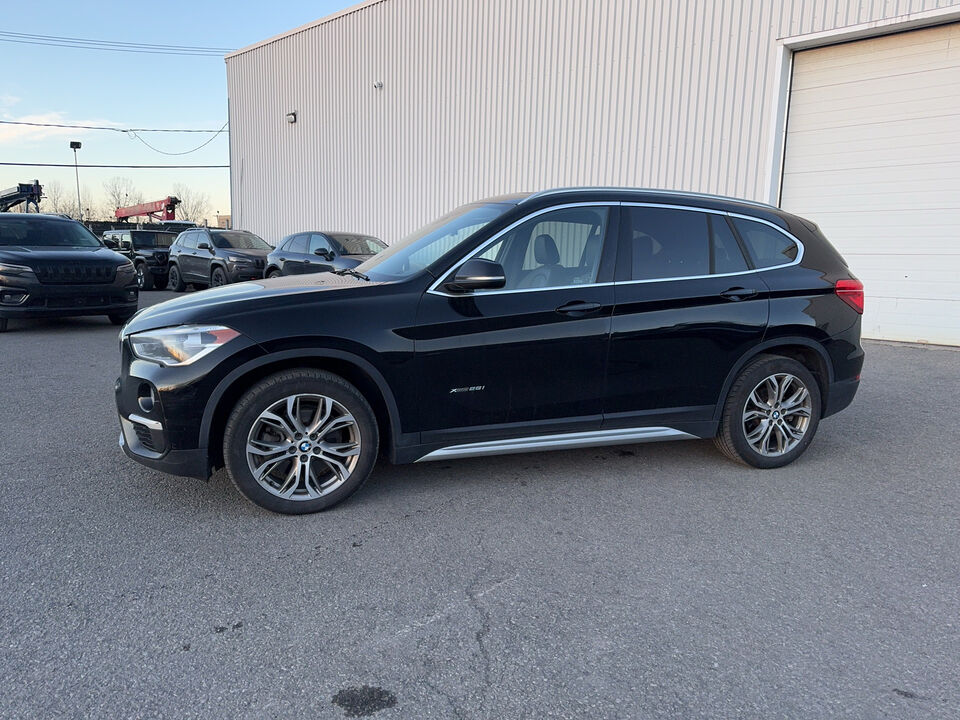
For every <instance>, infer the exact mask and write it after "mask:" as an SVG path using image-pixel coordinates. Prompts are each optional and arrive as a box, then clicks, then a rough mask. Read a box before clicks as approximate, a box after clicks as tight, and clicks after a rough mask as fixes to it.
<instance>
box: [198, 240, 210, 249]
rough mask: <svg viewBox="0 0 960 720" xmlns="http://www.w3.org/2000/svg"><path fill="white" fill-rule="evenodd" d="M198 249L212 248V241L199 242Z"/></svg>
mask: <svg viewBox="0 0 960 720" xmlns="http://www.w3.org/2000/svg"><path fill="white" fill-rule="evenodd" d="M197 250H210V243H208V242H202V243H197Z"/></svg>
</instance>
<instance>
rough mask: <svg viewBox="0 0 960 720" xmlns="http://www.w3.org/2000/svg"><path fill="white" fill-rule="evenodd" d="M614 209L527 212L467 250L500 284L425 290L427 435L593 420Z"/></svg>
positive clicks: (514, 430)
mask: <svg viewBox="0 0 960 720" xmlns="http://www.w3.org/2000/svg"><path fill="white" fill-rule="evenodd" d="M617 216H618V209H617V207H615V206H613V205H611V204H609V203H607V204H605V203H583V204H575V205H567V206H561V207H557V208H548V209H545V210H541V211H538V212H536V213H533V214H532V215H531V216H528V218H527V219H524V220H521V221H518V223H515V224H514V225H512V226H510V227H508V228H506V229H505V230H503V231H502V232H501V233H498V235H496V236H494V238H491V240H490V241H489V242H488V243H486V244H485V245H484V246H483V247H481V248H480V249H479V250H477V251H476V252H475V253H472V254H471V256H470V257H482V258H485V259H489V260H495V261H497V262H499V263H500V264H501V265H502V266H503V268H504V273H505V275H506V278H507V284H506V286H505V287H504V288H503V289H498V290H477V291H473V292H467V293H452V292H449V291H447V290H445V289H444V287H443V280H444V279H445V278H441V280H440V281H438V282H437V283H436V284H435V285H434V286H433V287H432V288H431V289H430V290H429V291H428V292H427V293H426V294H425V295H424V296H423V298H422V300H421V303H420V309H419V314H418V323H417V325H418V327H417V332H418V337H417V343H416V347H417V352H416V363H417V369H416V371H415V372H413V373H412V374H411V377H415V378H417V380H418V382H419V383H420V392H419V397H420V404H419V405H420V409H421V440H422V442H423V443H425V444H428V443H452V442H466V441H479V440H484V439H498V438H507V437H519V436H523V435H527V436H529V435H538V434H548V433H555V432H561V431H586V430H596V429H599V427H600V423H601V420H602V414H601V413H602V404H603V387H604V373H605V370H606V356H607V346H608V338H609V332H610V323H611V312H612V309H613V285H612V282H611V281H612V277H613V275H612V273H613V260H614V257H613V255H612V254H610V250H609V248H608V251H607V252H608V258H607V259H606V261H605V262H604V259H603V257H602V250H603V246H604V242H605V241H606V239H607V238H609V237H611V236H615V235H616V227H617ZM611 228H613V229H612V230H611ZM614 243H615V240H614ZM467 259H469V258H464V262H465V261H466V260H467ZM460 264H462V263H458V265H457V267H459V265H460ZM455 271H456V268H454V269H453V270H451V271H450V273H448V275H450V276H452V274H453V273H454V272H455Z"/></svg>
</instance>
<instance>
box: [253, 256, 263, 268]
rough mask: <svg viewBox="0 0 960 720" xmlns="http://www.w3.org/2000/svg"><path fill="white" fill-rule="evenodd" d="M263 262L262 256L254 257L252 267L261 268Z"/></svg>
mask: <svg viewBox="0 0 960 720" xmlns="http://www.w3.org/2000/svg"><path fill="white" fill-rule="evenodd" d="M264 264H265V263H264V259H263V258H254V259H253V266H254V267H258V268H262V267H263V266H264Z"/></svg>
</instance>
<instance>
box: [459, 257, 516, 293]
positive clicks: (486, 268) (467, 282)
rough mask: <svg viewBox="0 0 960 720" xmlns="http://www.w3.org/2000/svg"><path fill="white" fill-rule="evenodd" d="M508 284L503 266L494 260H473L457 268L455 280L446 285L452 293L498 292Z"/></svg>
mask: <svg viewBox="0 0 960 720" xmlns="http://www.w3.org/2000/svg"><path fill="white" fill-rule="evenodd" d="M506 284H507V277H506V275H504V273H503V266H502V265H500V263H497V262H494V261H493V260H482V259H480V258H473V259H472V260H467V261H466V262H465V263H464V264H463V265H461V266H460V267H459V268H457V271H456V273H455V274H454V276H453V280H451V281H448V282H446V283H444V288H446V289H447V290H449V291H450V292H469V291H470V290H496V289H498V288H502V287H503V286H504V285H506Z"/></svg>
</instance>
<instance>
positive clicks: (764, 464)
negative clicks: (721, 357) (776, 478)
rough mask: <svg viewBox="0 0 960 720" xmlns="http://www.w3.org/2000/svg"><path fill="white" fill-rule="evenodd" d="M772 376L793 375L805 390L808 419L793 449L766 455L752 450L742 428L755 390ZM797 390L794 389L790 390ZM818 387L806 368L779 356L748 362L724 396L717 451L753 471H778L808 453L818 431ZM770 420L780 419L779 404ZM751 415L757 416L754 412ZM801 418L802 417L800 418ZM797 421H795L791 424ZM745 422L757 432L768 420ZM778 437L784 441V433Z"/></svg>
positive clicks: (716, 441)
mask: <svg viewBox="0 0 960 720" xmlns="http://www.w3.org/2000/svg"><path fill="white" fill-rule="evenodd" d="M775 375H792V376H793V377H794V378H796V379H797V380H798V381H799V382H800V383H802V384H803V386H804V387H806V389H807V391H808V393H809V405H810V407H809V409H808V412H809V417H808V418H807V420H806V423H805V426H804V428H803V436H802V437H801V438H800V439H799V442H797V443H796V445H795V446H794V447H792V448H791V449H789V450H786V451H785V452H782V453H780V454H774V455H767V454H763V453H762V452H760V450H759V449H757V448H755V447H754V446H753V445H752V444H751V443H750V441H748V440H747V431H746V430H745V428H744V423H745V419H744V418H745V413H746V414H750V413H749V412H748V410H747V402H748V400H749V398H750V394H751V393H752V392H753V391H754V389H755V388H758V386H759V385H760V383H761V382H764V380H765V378H769V377H773V376H775ZM792 387H796V386H792ZM820 397H821V396H820V386H819V384H818V383H817V380H816V378H815V377H814V376H813V373H811V372H810V371H809V370H808V369H807V368H806V367H804V366H803V365H802V364H801V363H799V362H797V361H796V360H793V359H792V358H787V357H783V356H780V355H760V356H759V357H757V358H756V359H755V360H753V361H752V362H750V363H749V364H748V365H747V366H746V367H745V368H744V369H743V370H742V371H741V373H740V374H739V375H738V376H737V379H736V380H735V381H734V383H733V385H732V386H731V387H730V392H729V393H728V394H727V400H726V402H725V403H724V406H723V415H722V416H721V419H720V428H719V432H718V434H717V437H716V438H715V439H714V442H715V444H716V446H717V447H718V448H719V449H720V451H721V452H722V453H723V454H724V455H726V456H727V457H728V458H730V459H731V460H735V461H737V462H741V463H744V464H746V465H752V466H753V467H756V468H764V469H766V468H777V467H783V466H784V465H789V464H790V463H792V462H793V461H794V460H796V459H797V458H798V457H800V456H801V455H802V454H803V452H804V451H805V450H806V449H807V447H808V446H809V445H810V443H811V442H812V441H813V437H814V435H816V433H817V427H818V426H819V424H820V412H821V400H820ZM770 413H771V415H770V417H771V418H773V417H774V415H775V416H776V418H780V416H781V413H780V407H779V404H774V405H772V406H771V409H770ZM752 414H754V415H756V414H757V413H756V412H753V413H752ZM801 417H802V416H801ZM796 421H799V418H796V419H795V420H794V422H796ZM746 422H753V423H756V425H755V426H754V427H756V428H758V429H760V424H761V423H763V422H765V423H767V425H769V424H770V423H771V420H769V419H764V420H752V421H746ZM781 422H787V420H786V414H784V416H783V418H781ZM780 436H781V437H784V438H785V435H784V434H783V433H780ZM771 437H772V439H774V440H776V439H777V434H776V432H774V433H773V434H772V436H771Z"/></svg>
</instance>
